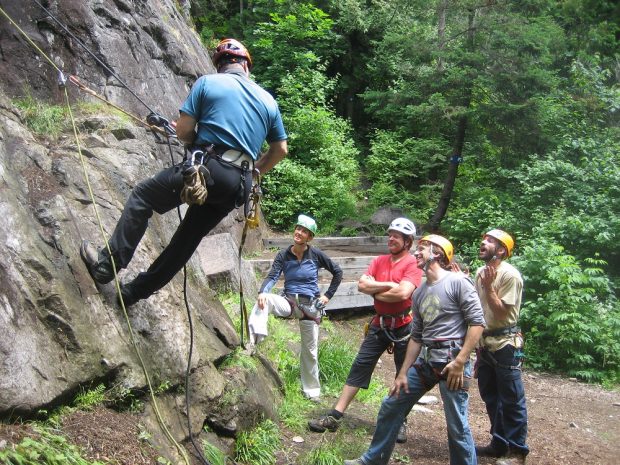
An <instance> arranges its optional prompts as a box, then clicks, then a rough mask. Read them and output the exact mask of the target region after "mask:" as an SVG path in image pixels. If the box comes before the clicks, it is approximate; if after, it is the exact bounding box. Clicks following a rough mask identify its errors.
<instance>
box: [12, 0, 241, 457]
mask: <svg viewBox="0 0 620 465" xmlns="http://www.w3.org/2000/svg"><path fill="white" fill-rule="evenodd" d="M34 1H35V3H37V5H39V7H41V8H42V9H43V10H44V11H45V12H46V13H47V14H48V15H49V16H50V17H51V18H52V19H53V20H54V21H56V22H57V23H58V24H59V25H60V27H61V28H62V29H63V30H64V31H65V32H67V33H68V34H69V35H70V36H71V37H73V38H74V39H75V40H76V42H78V43H79V44H80V45H81V46H82V47H83V48H84V49H85V50H86V51H87V52H88V53H89V54H90V55H91V56H93V58H95V60H96V61H97V62H98V63H99V64H101V65H102V66H103V67H104V68H105V69H106V70H108V71H109V72H110V73H111V74H112V75H114V76H115V77H116V78H117V79H118V80H119V82H120V83H121V84H122V85H123V86H124V87H125V88H126V89H127V90H128V91H129V92H130V93H131V94H132V95H134V96H135V97H136V98H137V99H138V100H139V101H140V102H141V103H142V104H143V105H144V106H145V107H146V108H147V109H148V110H149V111H150V112H151V113H150V114H149V115H148V117H147V120H146V122H145V121H143V120H142V119H140V118H138V117H136V116H135V115H133V114H131V113H129V112H127V111H125V110H124V109H122V108H120V107H119V106H117V105H115V104H113V103H112V102H110V101H109V100H108V99H106V98H105V97H102V96H100V95H98V94H97V93H96V92H94V91H93V90H91V89H89V88H88V87H87V86H85V85H84V84H82V83H81V82H80V81H79V80H78V78H77V77H76V76H70V77H69V81H70V82H71V83H72V84H74V85H76V86H77V87H78V88H79V89H80V90H82V91H85V92H87V93H89V94H90V95H92V96H94V97H96V98H97V99H99V100H101V101H103V102H105V103H106V104H108V105H110V106H112V107H113V108H115V109H117V110H118V111H120V112H122V113H123V114H125V115H127V116H129V117H131V118H132V119H134V120H135V121H137V122H138V123H140V124H142V125H146V126H147V127H149V128H150V129H151V130H152V131H153V132H154V134H157V133H158V132H159V133H162V134H163V135H164V136H166V138H167V142H168V148H169V150H170V156H171V161H172V163H173V164H174V157H173V154H172V147H171V145H170V138H171V137H175V136H176V133H175V131H174V128H173V127H172V126H171V125H170V123H169V122H168V121H167V120H166V119H165V118H163V117H162V116H161V115H158V114H157V113H155V112H154V111H153V110H152V109H151V108H150V107H149V106H148V105H147V104H146V103H145V102H144V101H142V100H141V99H140V98H139V97H138V96H137V95H136V94H135V92H133V91H132V90H131V89H130V88H129V87H128V86H127V85H126V84H125V83H124V82H123V81H122V80H121V79H120V78H119V77H118V76H117V75H116V74H115V73H114V72H113V71H112V70H111V69H110V68H109V67H107V66H106V65H105V64H104V63H103V62H101V60H99V59H98V58H97V57H96V56H95V55H94V54H93V53H92V52H91V51H90V50H88V48H87V47H86V46H85V45H84V44H83V43H82V42H81V41H80V40H79V39H78V38H77V37H75V35H74V34H72V33H71V32H70V31H69V30H68V29H67V28H66V27H65V26H64V25H63V24H62V23H61V22H60V21H59V20H58V19H56V18H55V17H54V16H53V15H52V14H51V13H50V12H49V11H48V10H47V9H45V8H44V7H43V6H42V5H41V4H40V3H39V2H37V1H36V0H34ZM0 13H1V14H2V15H3V16H4V17H5V18H6V19H7V20H8V21H9V22H10V23H11V24H12V25H13V26H14V27H15V28H16V29H17V30H18V31H19V32H20V33H21V34H22V36H23V37H24V38H25V39H26V41H27V42H28V43H29V44H30V45H31V46H32V47H33V48H34V49H35V50H36V51H37V52H38V53H39V54H40V55H41V56H42V57H43V58H45V59H46V60H47V61H48V63H49V64H50V65H51V66H52V67H53V68H54V69H56V70H57V71H58V75H59V78H58V84H59V86H60V87H61V88H62V89H63V90H64V96H65V102H66V105H67V109H68V114H69V116H70V120H71V123H72V126H73V133H74V137H75V140H76V146H77V149H78V154H79V158H80V162H81V164H82V169H83V171H84V177H85V181H86V185H87V187H88V191H89V194H90V199H91V202H92V204H93V208H94V210H95V216H96V218H97V222H98V224H99V229H100V232H101V235H102V237H103V241H104V243H105V247H106V249H107V250H108V253H109V254H110V257H111V262H112V270H113V273H114V282H115V286H116V292H117V295H118V297H119V302H120V304H121V308H122V310H123V315H124V317H125V321H126V323H127V327H128V329H129V334H130V340H131V343H132V345H133V347H134V350H135V352H136V355H137V356H138V360H139V361H140V366H141V369H142V371H143V374H144V377H145V380H146V382H147V386H148V389H149V395H150V397H151V401H152V404H153V410H154V411H155V415H156V417H157V421H158V423H159V425H160V428H161V429H162V432H163V433H164V435H165V436H166V438H167V439H168V440H169V441H170V442H171V443H172V444H173V445H174V446H175V448H176V449H177V450H178V451H179V453H180V455H181V456H182V458H183V461H184V462H185V463H186V464H187V465H190V461H189V457H188V456H187V451H186V450H185V448H183V447H182V446H181V445H180V444H179V443H178V442H177V441H176V440H175V439H174V437H173V436H172V434H171V433H170V431H169V430H168V428H167V427H166V425H165V423H164V421H163V417H162V416H161V413H160V411H159V406H158V403H157V400H156V398H155V393H154V389H153V386H152V383H151V378H150V376H149V373H148V370H147V369H146V365H145V363H144V360H143V358H142V354H141V352H140V350H139V348H138V346H137V343H136V339H135V334H134V332H133V328H132V326H131V322H130V320H129V315H128V313H127V309H126V307H125V303H124V301H123V297H122V294H121V292H120V280H119V278H118V275H117V268H116V264H115V263H114V258H113V256H112V253H111V250H110V245H109V242H108V240H107V237H106V235H105V231H104V230H103V223H102V221H101V217H100V215H99V211H98V209H97V205H96V202H95V197H94V192H93V190H92V186H91V184H90V179H89V177H88V168H87V166H86V162H85V158H84V155H83V153H82V149H81V145H80V141H79V137H78V129H77V125H76V124H75V119H74V117H73V112H72V111H71V105H70V102H69V95H68V93H67V89H66V82H67V78H66V75H65V73H64V72H63V71H62V69H61V68H59V67H58V66H57V65H56V64H55V63H54V62H53V61H52V59H51V58H50V57H49V56H47V54H45V52H43V50H41V48H40V47H38V46H37V45H36V44H35V43H34V42H33V41H32V39H31V38H30V37H29V36H28V34H26V33H25V32H24V31H23V30H22V29H21V28H20V27H19V25H18V24H17V23H16V22H15V21H14V20H13V19H12V18H11V17H10V16H9V15H8V14H7V13H6V12H5V11H4V9H2V7H0ZM177 212H178V214H179V218H180V210H179V209H178V208H177ZM186 283H187V274H186V269H184V297H185V304H186V309H187V313H188V320H189V325H190V347H189V357H188V363H187V370H186V375H185V384H186V389H185V391H186V396H185V400H186V409H187V424H188V432H189V437H190V441H191V442H192V444H193V446H194V448H195V449H196V452H197V454H198V456H199V458H200V459H201V461H202V462H203V463H204V464H205V465H210V464H209V462H208V461H207V460H206V458H205V457H204V455H203V453H202V451H201V449H200V448H199V447H198V445H197V444H196V443H195V441H194V438H193V434H192V430H191V421H190V403H189V384H188V383H189V371H190V368H191V357H192V351H193V324H192V320H191V312H190V309H189V304H188V302H187V288H186ZM233 463H234V462H233Z"/></svg>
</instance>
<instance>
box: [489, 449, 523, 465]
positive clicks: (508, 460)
mask: <svg viewBox="0 0 620 465" xmlns="http://www.w3.org/2000/svg"><path fill="white" fill-rule="evenodd" d="M525 457H526V456H525V455H523V454H521V453H520V452H510V453H509V454H508V455H507V456H506V457H502V458H500V459H498V460H497V462H495V465H525Z"/></svg>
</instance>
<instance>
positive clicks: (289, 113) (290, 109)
mask: <svg viewBox="0 0 620 465" xmlns="http://www.w3.org/2000/svg"><path fill="white" fill-rule="evenodd" d="M331 86H333V83H329V82H328V80H327V78H325V77H324V75H322V74H321V73H319V72H318V71H306V72H302V73H298V74H296V75H292V74H288V75H287V76H286V77H285V78H284V79H283V83H282V86H281V87H280V89H279V93H280V96H281V99H280V102H281V105H282V107H283V109H285V111H284V119H285V124H286V127H287V131H288V132H289V146H290V153H289V156H288V157H287V158H286V159H285V160H283V161H282V162H280V163H279V164H278V165H276V167H275V168H274V169H273V171H272V172H271V173H269V176H268V177H266V179H265V182H264V186H265V191H266V192H267V194H268V195H266V196H265V198H264V200H263V208H264V211H265V214H266V216H267V217H268V219H269V222H270V224H272V225H273V226H275V227H278V228H282V229H288V228H289V227H290V226H291V225H292V224H293V222H294V221H295V218H296V217H297V215H298V214H299V213H302V212H303V213H307V214H310V215H312V216H314V217H315V218H316V220H317V222H318V223H319V225H320V228H321V232H322V233H325V232H330V231H333V230H334V228H335V226H336V224H337V223H338V222H340V221H341V220H342V219H343V218H346V217H348V216H351V215H353V213H354V211H355V202H356V197H355V193H354V192H355V189H356V187H357V184H358V173H359V167H358V165H357V161H356V157H357V154H358V151H357V149H356V147H355V145H354V143H353V141H352V138H351V127H350V125H349V124H348V123H347V122H346V121H344V120H343V119H341V118H338V117H337V116H336V115H335V114H334V112H333V111H332V110H330V109H329V108H328V107H327V106H326V103H325V101H324V95H325V92H326V90H327V89H329V88H330V87H331ZM302 102H306V103H305V104H304V103H302Z"/></svg>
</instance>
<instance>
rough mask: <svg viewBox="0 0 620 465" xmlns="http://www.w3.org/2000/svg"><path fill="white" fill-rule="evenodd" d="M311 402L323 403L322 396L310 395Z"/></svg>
mask: <svg viewBox="0 0 620 465" xmlns="http://www.w3.org/2000/svg"><path fill="white" fill-rule="evenodd" d="M308 400H309V401H310V402H314V403H315V404H320V403H321V396H314V397H308Z"/></svg>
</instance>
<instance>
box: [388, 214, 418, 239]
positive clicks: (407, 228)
mask: <svg viewBox="0 0 620 465" xmlns="http://www.w3.org/2000/svg"><path fill="white" fill-rule="evenodd" d="M390 231H398V232H399V233H402V234H404V235H405V236H409V237H411V238H413V236H415V233H416V231H415V225H414V224H413V221H411V220H408V219H407V218H396V219H395V220H394V221H392V222H391V223H390V226H389V227H388V232H390Z"/></svg>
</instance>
